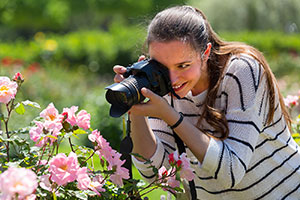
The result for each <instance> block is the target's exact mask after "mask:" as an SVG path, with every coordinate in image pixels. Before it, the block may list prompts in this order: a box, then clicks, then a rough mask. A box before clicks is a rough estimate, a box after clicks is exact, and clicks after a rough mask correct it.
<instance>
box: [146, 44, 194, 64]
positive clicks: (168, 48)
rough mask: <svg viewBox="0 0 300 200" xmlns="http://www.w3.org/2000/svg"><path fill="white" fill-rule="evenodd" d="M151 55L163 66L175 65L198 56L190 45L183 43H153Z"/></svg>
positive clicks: (150, 48)
mask: <svg viewBox="0 0 300 200" xmlns="http://www.w3.org/2000/svg"><path fill="white" fill-rule="evenodd" d="M149 54H150V57H151V58H154V59H156V60H157V61H158V62H161V63H162V64H166V63H168V64H173V63H174V64H175V63H180V62H182V61H185V60H191V59H193V58H195V57H196V56H197V55H198V54H197V52H196V51H195V50H194V49H193V48H192V47H191V46H190V44H189V43H186V42H182V41H177V40H175V41H170V42H151V43H150V44H149Z"/></svg>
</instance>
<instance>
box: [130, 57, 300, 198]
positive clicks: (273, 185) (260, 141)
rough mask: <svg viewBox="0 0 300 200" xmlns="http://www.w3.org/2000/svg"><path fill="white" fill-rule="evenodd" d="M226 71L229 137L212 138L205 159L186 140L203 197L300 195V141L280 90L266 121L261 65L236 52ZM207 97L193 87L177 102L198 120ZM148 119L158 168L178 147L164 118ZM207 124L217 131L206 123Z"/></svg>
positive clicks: (223, 101) (223, 88)
mask: <svg viewBox="0 0 300 200" xmlns="http://www.w3.org/2000/svg"><path fill="white" fill-rule="evenodd" d="M224 73H225V76H224V78H223V80H222V82H221V85H220V87H219V92H218V96H217V99H216V102H215V107H216V108H218V109H221V110H223V111H224V112H225V114H226V118H227V121H228V125H229V136H228V138H226V139H225V140H223V141H220V140H215V139H213V138H211V139H210V143H209V146H208V149H207V152H206V154H205V157H204V160H203V162H202V163H200V162H198V160H197V159H196V158H195V156H194V155H193V154H192V152H191V151H190V150H189V148H188V147H187V146H185V148H186V152H187V155H188V157H189V158H190V159H191V166H192V168H193V169H194V173H195V175H196V178H195V180H194V181H195V185H196V191H197V197H198V199H205V200H213V199H218V200H220V199H230V200H233V199H238V200H241V199H243V200H246V199H249V200H252V199H268V200H269V199H271V200H274V199H300V153H299V147H298V145H297V144H296V142H295V141H294V140H293V138H292V137H291V134H290V132H289V129H288V127H287V124H286V122H285V120H284V117H283V115H282V112H281V107H280V104H279V98H278V93H276V100H275V102H276V103H275V106H276V107H275V109H276V111H275V114H274V119H273V122H272V123H271V124H266V119H267V114H268V104H269V101H268V91H267V90H268V89H267V86H266V76H263V68H262V66H261V65H259V64H258V62H257V61H256V60H255V59H253V58H252V57H250V56H248V55H244V54H243V55H241V56H240V57H237V56H233V57H231V59H230V62H229V63H228V66H227V67H226V70H225V72H224ZM205 97H206V91H205V92H203V93H201V94H199V95H197V96H192V94H191V93H189V94H188V95H187V96H186V97H184V98H182V99H175V100H174V108H175V109H176V110H177V111H178V112H182V113H183V115H184V117H185V118H186V119H188V120H190V122H191V123H193V124H195V125H196V123H197V120H198V119H199V116H200V115H201V112H202V111H201V110H202V104H203V101H204V99H205ZM165 98H166V99H167V100H168V101H169V102H170V97H169V96H166V97H165ZM148 121H149V125H150V127H151V129H152V130H153V132H154V133H155V136H156V140H157V148H156V152H155V153H154V155H153V156H152V158H151V160H152V161H153V164H154V165H155V166H156V167H157V168H160V167H161V166H163V165H164V166H166V167H168V154H170V153H171V152H173V151H175V150H176V149H177V146H176V144H175V139H174V136H173V134H172V130H171V129H170V128H169V127H168V125H167V124H166V123H165V122H164V121H162V120H160V119H157V118H151V117H149V118H148ZM202 125H203V126H204V128H206V129H208V130H209V131H210V132H212V133H214V130H213V128H212V127H210V126H209V125H208V124H207V123H205V122H204V123H203V124H202ZM133 162H134V164H135V166H136V167H137V168H138V170H139V171H140V173H141V175H142V176H143V177H144V178H145V179H148V180H151V179H152V178H153V172H152V170H151V169H149V168H147V165H145V164H143V163H142V162H140V161H138V160H137V159H135V158H134V157H133Z"/></svg>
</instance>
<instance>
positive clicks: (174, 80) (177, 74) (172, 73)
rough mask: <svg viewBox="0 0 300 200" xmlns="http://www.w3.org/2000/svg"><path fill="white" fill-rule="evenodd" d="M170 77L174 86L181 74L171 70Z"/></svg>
mask: <svg viewBox="0 0 300 200" xmlns="http://www.w3.org/2000/svg"><path fill="white" fill-rule="evenodd" d="M169 76H170V80H171V83H172V85H173V84H174V83H176V82H177V80H178V79H179V72H176V71H175V70H169Z"/></svg>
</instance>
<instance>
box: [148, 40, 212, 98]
mask: <svg viewBox="0 0 300 200" xmlns="http://www.w3.org/2000/svg"><path fill="white" fill-rule="evenodd" d="M149 54H150V58H152V59H155V60H157V61H158V62H160V63H161V64H163V65H165V66H166V67H167V68H168V69H169V72H170V79H171V82H172V86H173V89H174V91H175V92H176V94H177V95H178V96H180V97H181V98H182V97H185V96H186V95H187V93H188V92H189V91H192V94H193V95H197V94H200V93H201V92H203V91H204V90H206V89H207V88H208V85H209V80H208V75H207V64H206V61H203V60H202V58H201V55H200V53H197V52H196V51H195V50H194V49H193V48H192V47H191V46H190V45H189V44H187V43H184V42H181V41H176V40H175V41H171V42H151V43H150V45H149Z"/></svg>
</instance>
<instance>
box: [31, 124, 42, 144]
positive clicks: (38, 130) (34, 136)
mask: <svg viewBox="0 0 300 200" xmlns="http://www.w3.org/2000/svg"><path fill="white" fill-rule="evenodd" d="M34 123H35V124H36V125H37V126H36V127H32V128H31V129H30V131H29V135H30V139H31V140H33V141H34V142H39V140H40V138H41V137H42V135H43V129H44V127H43V123H42V122H39V121H35V122H34Z"/></svg>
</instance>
